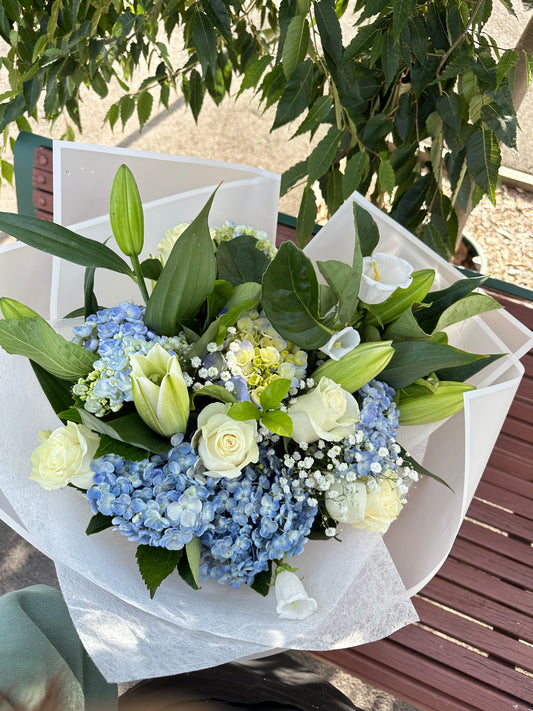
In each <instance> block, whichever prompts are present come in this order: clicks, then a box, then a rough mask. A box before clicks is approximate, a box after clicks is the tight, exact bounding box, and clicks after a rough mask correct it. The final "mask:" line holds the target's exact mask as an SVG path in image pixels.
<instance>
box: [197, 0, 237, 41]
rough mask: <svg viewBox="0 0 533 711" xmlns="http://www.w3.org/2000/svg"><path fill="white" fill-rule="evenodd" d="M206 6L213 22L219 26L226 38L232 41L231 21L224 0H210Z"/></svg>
mask: <svg viewBox="0 0 533 711" xmlns="http://www.w3.org/2000/svg"><path fill="white" fill-rule="evenodd" d="M204 7H205V11H206V13H207V15H208V16H209V18H210V19H211V22H212V23H213V24H214V25H215V26H216V27H218V29H219V30H220V32H221V34H222V36H223V37H224V39H225V40H226V41H227V42H229V43H231V41H232V38H231V22H230V17H229V14H228V8H227V7H226V3H225V2H224V0H208V2H207V3H206V4H205V5H204Z"/></svg>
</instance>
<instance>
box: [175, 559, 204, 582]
mask: <svg viewBox="0 0 533 711" xmlns="http://www.w3.org/2000/svg"><path fill="white" fill-rule="evenodd" d="M178 573H179V575H180V578H181V579H182V580H183V581H184V582H186V583H187V585H188V586H189V587H191V588H192V589H193V590H199V589H200V586H199V585H198V583H197V582H196V580H195V578H194V573H193V571H192V570H191V566H190V563H189V558H188V557H187V556H186V555H183V556H181V558H180V559H179V562H178Z"/></svg>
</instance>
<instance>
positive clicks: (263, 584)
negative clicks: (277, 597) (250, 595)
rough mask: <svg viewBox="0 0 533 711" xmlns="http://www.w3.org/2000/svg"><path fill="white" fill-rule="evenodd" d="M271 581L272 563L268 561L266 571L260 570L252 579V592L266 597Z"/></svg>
mask: <svg viewBox="0 0 533 711" xmlns="http://www.w3.org/2000/svg"><path fill="white" fill-rule="evenodd" d="M271 581H272V561H270V560H269V561H268V569H267V570H262V571H261V572H260V573H257V575H256V576H255V577H254V581H253V583H252V584H251V585H250V587H251V588H252V590H255V592H256V593H259V594H260V595H262V596H263V597H266V596H267V595H268V593H269V592H270V588H271Z"/></svg>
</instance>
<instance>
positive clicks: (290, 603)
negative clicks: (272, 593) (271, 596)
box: [275, 570, 317, 620]
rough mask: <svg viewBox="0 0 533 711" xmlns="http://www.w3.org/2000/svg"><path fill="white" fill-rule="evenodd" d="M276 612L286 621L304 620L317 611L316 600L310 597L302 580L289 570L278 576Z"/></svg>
mask: <svg viewBox="0 0 533 711" xmlns="http://www.w3.org/2000/svg"><path fill="white" fill-rule="evenodd" d="M275 589H276V601H277V605H276V612H277V613H278V615H279V616H280V617H282V618H284V619H286V620H304V619H305V618H306V617H309V615H311V614H312V613H313V612H314V611H315V610H316V609H317V604H316V600H314V599H313V598H312V597H309V596H308V595H307V593H306V591H305V588H304V586H303V584H302V581H301V580H300V578H299V577H298V576H297V575H296V574H295V573H291V572H290V571H289V570H282V571H281V572H280V573H278V574H277V575H276V584H275Z"/></svg>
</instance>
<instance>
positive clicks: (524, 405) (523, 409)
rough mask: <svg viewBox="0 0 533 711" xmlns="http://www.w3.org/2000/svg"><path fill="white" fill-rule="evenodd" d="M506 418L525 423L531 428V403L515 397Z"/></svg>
mask: <svg viewBox="0 0 533 711" xmlns="http://www.w3.org/2000/svg"><path fill="white" fill-rule="evenodd" d="M508 417H512V418H513V419H515V420H519V421H521V422H525V423H526V424H528V425H529V426H530V428H531V423H532V422H533V402H532V401H531V400H526V399H525V398H522V397H519V396H518V395H517V396H516V397H515V399H514V402H513V404H512V405H511V408H510V410H509V415H508Z"/></svg>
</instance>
